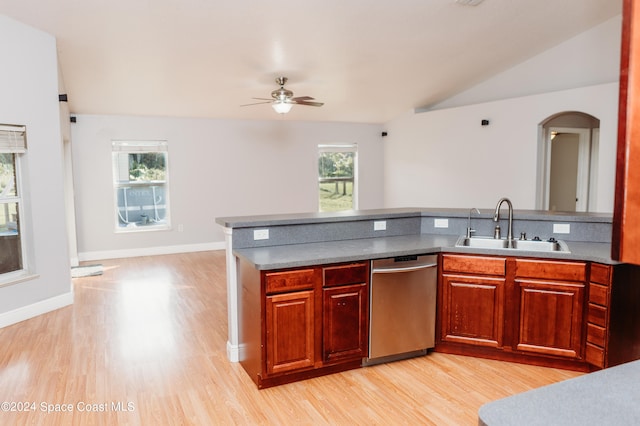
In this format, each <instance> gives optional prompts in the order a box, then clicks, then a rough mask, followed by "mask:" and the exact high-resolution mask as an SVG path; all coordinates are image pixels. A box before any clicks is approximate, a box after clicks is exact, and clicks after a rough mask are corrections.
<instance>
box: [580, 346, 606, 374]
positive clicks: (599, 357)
mask: <svg viewBox="0 0 640 426" xmlns="http://www.w3.org/2000/svg"><path fill="white" fill-rule="evenodd" d="M584 357H585V361H587V362H588V363H589V364H593V365H595V366H597V367H600V368H604V349H602V348H600V347H598V346H595V345H592V344H591V343H588V342H587V345H586V348H585V356H584Z"/></svg>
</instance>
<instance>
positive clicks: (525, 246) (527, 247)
mask: <svg viewBox="0 0 640 426" xmlns="http://www.w3.org/2000/svg"><path fill="white" fill-rule="evenodd" d="M456 247H470V248H480V249H505V250H519V251H546V252H550V251H555V252H562V253H571V251H570V250H569V247H568V246H567V243H565V242H564V241H562V240H555V241H535V240H513V247H509V246H508V241H507V239H505V238H500V239H496V238H491V237H470V238H467V237H466V236H465V235H462V236H460V238H458V241H456Z"/></svg>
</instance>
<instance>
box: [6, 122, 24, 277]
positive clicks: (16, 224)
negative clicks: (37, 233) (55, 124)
mask: <svg viewBox="0 0 640 426" xmlns="http://www.w3.org/2000/svg"><path fill="white" fill-rule="evenodd" d="M26 151H27V144H26V128H25V127H24V126H13V125H0V280H2V281H5V279H7V278H9V279H10V278H12V276H14V275H15V276H17V275H20V274H22V272H24V270H25V269H26V265H25V263H26V262H25V246H26V244H25V240H24V232H23V229H22V228H23V226H24V224H23V222H22V221H21V218H23V217H24V216H25V215H24V212H23V208H24V202H23V198H22V197H23V195H22V188H21V179H20V159H21V156H22V155H23V154H25V153H26Z"/></svg>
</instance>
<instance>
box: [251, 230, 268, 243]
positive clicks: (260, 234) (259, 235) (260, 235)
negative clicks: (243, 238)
mask: <svg viewBox="0 0 640 426" xmlns="http://www.w3.org/2000/svg"><path fill="white" fill-rule="evenodd" d="M253 239H254V241H255V240H268V239H269V230H268V229H254V231H253Z"/></svg>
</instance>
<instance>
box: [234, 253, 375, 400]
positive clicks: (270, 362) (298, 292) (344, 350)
mask: <svg viewBox="0 0 640 426" xmlns="http://www.w3.org/2000/svg"><path fill="white" fill-rule="evenodd" d="M239 266H240V267H239V268H238V279H239V282H240V283H241V284H242V303H241V332H240V341H241V345H242V349H243V350H242V352H241V357H240V358H241V359H240V363H241V364H242V366H243V367H244V369H245V370H246V371H247V373H249V375H250V376H251V378H252V379H253V380H254V382H255V383H256V384H257V385H258V387H259V388H265V387H269V386H275V385H279V384H283V383H289V382H292V381H297V380H302V379H306V378H310V377H315V376H319V375H322V374H328V373H333V372H337V371H343V370H347V369H351V368H357V367H360V366H361V364H362V358H363V357H365V356H366V355H367V351H368V341H369V339H368V319H369V310H368V309H369V303H368V295H369V262H356V263H348V264H340V265H329V266H324V267H323V266H314V267H309V268H298V269H287V270H278V271H263V272H260V271H257V270H255V269H254V268H252V267H251V265H249V264H247V263H246V262H244V261H240V265H239Z"/></svg>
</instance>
